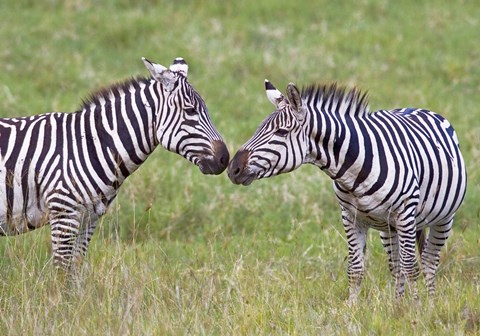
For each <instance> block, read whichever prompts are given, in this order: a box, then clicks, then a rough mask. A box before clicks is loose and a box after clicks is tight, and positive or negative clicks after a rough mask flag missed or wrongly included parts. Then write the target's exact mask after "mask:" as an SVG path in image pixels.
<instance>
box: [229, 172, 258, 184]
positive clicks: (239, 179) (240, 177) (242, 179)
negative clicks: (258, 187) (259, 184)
mask: <svg viewBox="0 0 480 336" xmlns="http://www.w3.org/2000/svg"><path fill="white" fill-rule="evenodd" d="M228 177H229V178H230V180H231V181H232V182H233V183H235V184H241V185H244V186H248V185H250V184H251V183H252V182H253V181H255V180H256V179H257V173H255V172H253V171H250V170H247V169H245V170H244V171H240V170H239V169H238V170H236V169H229V170H228Z"/></svg>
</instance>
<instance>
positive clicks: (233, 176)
mask: <svg viewBox="0 0 480 336" xmlns="http://www.w3.org/2000/svg"><path fill="white" fill-rule="evenodd" d="M248 157H249V152H248V151H246V150H240V151H238V152H237V153H236V154H235V156H234V157H233V159H232V161H231V162H230V164H229V165H228V171H227V173H228V177H229V178H230V180H231V181H232V182H233V183H235V184H243V185H249V184H250V183H252V182H253V180H255V178H256V175H255V173H254V172H252V171H250V170H249V169H248Z"/></svg>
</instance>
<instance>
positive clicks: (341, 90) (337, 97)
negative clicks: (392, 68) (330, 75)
mask: <svg viewBox="0 0 480 336" xmlns="http://www.w3.org/2000/svg"><path fill="white" fill-rule="evenodd" d="M301 96H302V98H303V99H305V100H306V101H307V102H308V103H310V104H312V103H313V104H314V105H318V104H320V105H321V106H322V107H327V109H326V110H327V111H332V112H334V113H340V114H349V115H352V116H362V115H364V114H368V113H369V107H368V94H367V92H362V91H361V90H360V89H358V88H357V87H353V88H352V89H348V88H347V87H346V86H337V83H331V84H312V85H308V86H306V87H303V88H302V93H301Z"/></svg>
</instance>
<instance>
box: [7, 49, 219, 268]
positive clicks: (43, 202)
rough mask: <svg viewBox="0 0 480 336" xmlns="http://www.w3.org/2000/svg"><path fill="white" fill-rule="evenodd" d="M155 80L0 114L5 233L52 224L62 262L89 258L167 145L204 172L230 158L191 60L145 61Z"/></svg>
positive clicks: (212, 171) (58, 263) (134, 81)
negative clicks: (121, 197) (71, 108)
mask: <svg viewBox="0 0 480 336" xmlns="http://www.w3.org/2000/svg"><path fill="white" fill-rule="evenodd" d="M143 62H144V63H145V66H146V67H147V69H148V70H149V72H150V74H151V78H149V79H147V78H137V79H131V80H128V81H126V82H124V83H119V84H115V85H112V86H110V87H108V88H105V89H102V90H100V91H99V92H97V93H95V94H93V95H92V96H91V97H90V98H89V99H88V100H86V101H85V102H84V104H83V107H82V108H81V110H79V111H77V112H74V113H47V114H41V115H34V116H31V117H22V118H10V119H6V118H5V119H0V235H16V234H20V233H24V232H28V231H31V230H33V229H36V228H38V227H40V226H42V225H44V224H47V223H50V225H51V239H52V249H53V257H54V264H55V265H56V266H60V267H62V268H64V269H69V268H70V267H71V266H74V265H75V264H77V263H78V262H79V261H80V260H81V259H82V258H83V256H85V254H86V251H87V248H88V244H89V242H90V239H91V238H92V235H93V233H94V230H95V226H96V223H97V220H98V219H99V218H100V216H102V215H103V214H104V213H105V212H106V210H107V208H108V206H109V205H110V203H111V202H112V201H113V199H114V198H115V196H116V195H117V192H118V190H119V187H120V185H121V184H122V182H123V181H124V180H125V179H126V178H127V177H128V176H129V175H130V174H132V173H133V172H134V171H135V170H136V169H137V168H138V167H139V166H140V165H141V164H142V163H143V162H144V161H145V160H146V159H147V157H148V156H149V155H150V153H152V152H153V150H154V149H155V148H156V147H157V145H158V144H161V145H162V146H163V147H164V148H166V149H167V150H169V151H172V152H175V153H178V154H180V155H182V156H183V157H185V158H186V159H188V160H189V161H191V162H193V163H194V164H195V165H197V166H198V167H199V168H200V170H201V172H202V173H204V174H220V173H221V172H223V171H224V170H225V168H226V167H227V164H228V161H229V154H228V151H227V148H226V146H225V143H224V141H223V140H222V137H221V136H220V134H219V133H218V132H217V130H216V129H215V127H214V125H213V123H212V122H211V120H210V117H209V114H208V110H207V107H206V105H205V102H204V101H203V99H202V97H200V95H199V94H198V93H197V92H196V91H195V89H194V88H193V86H192V85H190V83H189V82H188V81H187V73H188V66H187V64H186V62H185V61H184V60H183V59H182V58H177V59H175V60H174V62H173V64H172V65H171V66H170V68H169V69H167V68H166V67H163V66H161V65H159V64H156V63H152V62H150V61H148V60H146V59H145V58H143Z"/></svg>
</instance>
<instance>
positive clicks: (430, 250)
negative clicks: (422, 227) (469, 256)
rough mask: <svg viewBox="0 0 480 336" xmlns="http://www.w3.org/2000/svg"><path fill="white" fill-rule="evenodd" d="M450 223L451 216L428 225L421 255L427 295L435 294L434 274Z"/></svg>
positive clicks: (448, 232)
mask: <svg viewBox="0 0 480 336" xmlns="http://www.w3.org/2000/svg"><path fill="white" fill-rule="evenodd" d="M452 223H453V217H452V218H451V219H449V220H448V221H447V222H445V223H441V224H434V225H432V226H430V232H429V233H428V238H427V242H426V245H425V248H424V250H423V253H422V256H421V259H422V270H423V274H424V275H425V283H426V285H427V289H428V295H430V296H434V295H435V276H436V273H437V268H438V264H439V262H440V252H441V249H442V247H443V245H445V242H446V240H447V238H448V237H449V235H450V230H451V228H452Z"/></svg>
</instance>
